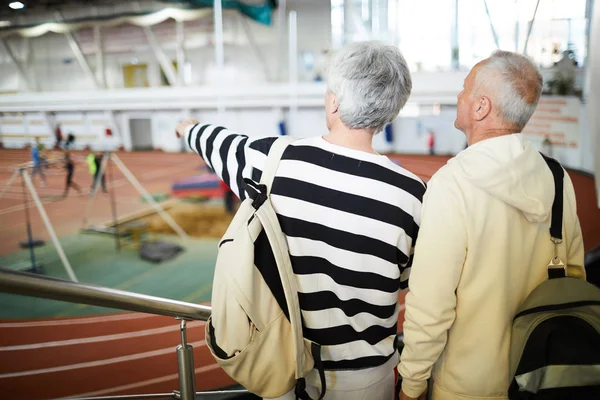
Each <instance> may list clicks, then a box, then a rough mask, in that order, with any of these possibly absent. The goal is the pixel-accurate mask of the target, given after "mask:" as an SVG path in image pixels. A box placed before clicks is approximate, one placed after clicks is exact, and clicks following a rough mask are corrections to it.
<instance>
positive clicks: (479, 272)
mask: <svg viewBox="0 0 600 400" xmlns="http://www.w3.org/2000/svg"><path fill="white" fill-rule="evenodd" d="M553 199H554V181H553V178H552V173H551V172H550V169H549V168H548V166H547V165H546V163H545V161H544V160H543V158H542V157H541V156H540V154H539V153H538V152H537V151H536V150H535V149H533V148H532V147H531V146H530V145H529V143H528V142H527V141H526V140H525V139H523V137H522V135H520V134H513V135H506V136H502V137H498V138H494V139H488V140H485V141H482V142H479V143H477V144H475V145H473V146H470V147H469V148H467V149H466V150H464V151H462V152H461V153H460V154H458V155H457V156H456V157H455V158H453V159H451V160H450V161H448V164H447V165H445V166H444V167H443V168H442V169H440V170H439V171H438V172H437V173H436V174H435V175H434V176H433V177H432V178H431V181H430V182H429V185H428V189H427V192H426V194H425V199H424V202H423V208H422V220H421V228H420V231H419V237H418V239H417V243H416V249H415V258H414V262H413V266H412V271H411V275H410V281H409V288H410V292H409V293H408V295H407V297H406V320H405V322H404V335H405V348H404V351H403V353H402V357H401V363H400V365H399V367H398V370H399V373H400V375H402V377H403V389H404V391H405V393H406V394H407V395H409V396H412V397H417V396H418V395H419V394H421V393H422V391H423V390H424V388H425V386H426V380H427V379H428V378H429V376H430V375H431V373H432V369H433V378H434V387H433V388H430V390H433V399H434V400H445V399H470V400H472V399H506V398H507V390H508V386H509V377H508V353H509V346H510V338H511V325H512V319H513V317H514V315H515V313H516V310H517V308H518V307H519V306H520V304H521V303H522V302H523V301H524V300H525V298H526V297H527V295H529V293H530V292H531V291H532V290H533V289H534V288H535V287H536V286H537V285H538V284H539V283H541V282H542V281H543V280H545V279H546V278H547V266H548V263H549V261H550V259H551V258H552V255H553V247H554V245H553V244H552V242H551V241H550V234H549V227H550V218H549V216H550V211H551V208H552V202H553ZM558 251H559V256H560V257H561V259H562V260H563V261H564V262H565V264H566V263H567V262H568V264H569V267H570V268H569V274H570V275H578V276H584V274H585V272H584V271H583V255H584V251H583V241H582V237H581V228H580V226H579V220H578V219H577V213H576V205H575V193H574V191H573V184H572V182H571V179H570V178H569V175H568V174H565V178H564V222H563V243H562V244H561V245H559V247H558Z"/></svg>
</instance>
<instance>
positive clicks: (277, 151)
mask: <svg viewBox="0 0 600 400" xmlns="http://www.w3.org/2000/svg"><path fill="white" fill-rule="evenodd" d="M294 140H296V138H293V137H291V136H281V137H279V138H278V139H277V140H275V142H274V143H273V144H272V145H271V150H269V155H268V156H267V161H266V162H265V168H264V170H263V172H262V176H261V178H260V183H261V184H263V185H266V186H267V194H270V193H271V185H272V184H273V179H274V178H275V172H277V167H278V166H279V161H280V160H281V156H283V152H284V151H285V149H286V147H287V146H288V144H290V143H292V142H293V141H294Z"/></svg>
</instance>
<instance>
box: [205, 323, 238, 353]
mask: <svg viewBox="0 0 600 400" xmlns="http://www.w3.org/2000/svg"><path fill="white" fill-rule="evenodd" d="M208 335H209V336H210V343H211V344H212V347H213V350H214V352H215V355H216V356H217V357H219V358H220V359H221V360H228V359H230V358H233V356H229V355H227V353H226V352H225V350H223V349H222V348H221V346H219V345H218V344H217V338H216V337H215V327H214V326H213V324H212V320H210V321H208Z"/></svg>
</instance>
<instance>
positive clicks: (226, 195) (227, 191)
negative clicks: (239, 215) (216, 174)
mask: <svg viewBox="0 0 600 400" xmlns="http://www.w3.org/2000/svg"><path fill="white" fill-rule="evenodd" d="M219 186H220V187H221V189H223V203H224V205H225V210H226V211H227V213H228V214H233V209H234V207H235V205H234V203H235V193H233V191H232V190H231V188H230V187H229V186H227V184H226V183H225V182H223V181H221V180H220V181H219Z"/></svg>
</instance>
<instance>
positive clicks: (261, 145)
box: [250, 136, 279, 156]
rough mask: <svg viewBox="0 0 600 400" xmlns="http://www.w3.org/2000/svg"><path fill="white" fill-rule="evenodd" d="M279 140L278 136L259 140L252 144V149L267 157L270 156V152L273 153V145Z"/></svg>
mask: <svg viewBox="0 0 600 400" xmlns="http://www.w3.org/2000/svg"><path fill="white" fill-rule="evenodd" d="M277 139H279V138H278V137H277V136H275V137H267V138H263V139H258V140H255V141H253V142H252V143H250V148H251V149H253V150H256V151H259V152H261V153H263V154H264V155H265V156H266V155H268V154H269V151H271V146H273V143H275V141H276V140H277Z"/></svg>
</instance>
